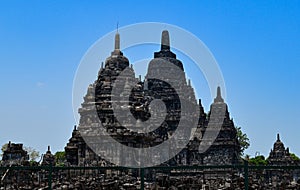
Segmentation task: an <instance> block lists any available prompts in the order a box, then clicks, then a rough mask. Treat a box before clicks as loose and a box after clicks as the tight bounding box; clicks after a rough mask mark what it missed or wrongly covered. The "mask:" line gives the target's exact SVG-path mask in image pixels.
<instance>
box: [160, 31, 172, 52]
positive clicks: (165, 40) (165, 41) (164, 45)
mask: <svg viewBox="0 0 300 190" xmlns="http://www.w3.org/2000/svg"><path fill="white" fill-rule="evenodd" d="M161 50H170V37H169V32H168V31H167V30H164V31H163V32H162V34H161Z"/></svg>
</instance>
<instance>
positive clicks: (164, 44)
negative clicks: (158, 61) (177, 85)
mask: <svg viewBox="0 0 300 190" xmlns="http://www.w3.org/2000/svg"><path fill="white" fill-rule="evenodd" d="M161 57H170V58H174V59H176V55H175V54H174V53H173V52H172V51H171V49H170V37H169V32H168V31H167V30H164V31H162V33H161V44H160V51H159V52H154V58H161ZM180 68H182V66H180Z"/></svg>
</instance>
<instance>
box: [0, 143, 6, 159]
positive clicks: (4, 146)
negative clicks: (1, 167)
mask: <svg viewBox="0 0 300 190" xmlns="http://www.w3.org/2000/svg"><path fill="white" fill-rule="evenodd" d="M7 146H8V143H5V144H4V145H2V147H1V154H0V156H1V158H2V155H3V152H4V151H5V150H6V149H7Z"/></svg>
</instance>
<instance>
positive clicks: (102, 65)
mask: <svg viewBox="0 0 300 190" xmlns="http://www.w3.org/2000/svg"><path fill="white" fill-rule="evenodd" d="M103 67H104V64H103V61H102V62H101V69H103Z"/></svg>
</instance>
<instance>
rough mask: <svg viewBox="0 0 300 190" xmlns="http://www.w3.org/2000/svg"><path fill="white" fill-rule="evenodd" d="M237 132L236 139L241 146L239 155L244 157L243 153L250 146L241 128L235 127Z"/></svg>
mask: <svg viewBox="0 0 300 190" xmlns="http://www.w3.org/2000/svg"><path fill="white" fill-rule="evenodd" d="M235 128H236V131H237V138H238V141H239V143H240V145H241V155H244V151H245V150H246V149H247V148H248V147H249V146H250V141H249V138H248V137H247V135H246V134H245V133H243V131H242V129H241V127H237V126H236V127H235Z"/></svg>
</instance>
